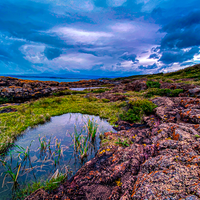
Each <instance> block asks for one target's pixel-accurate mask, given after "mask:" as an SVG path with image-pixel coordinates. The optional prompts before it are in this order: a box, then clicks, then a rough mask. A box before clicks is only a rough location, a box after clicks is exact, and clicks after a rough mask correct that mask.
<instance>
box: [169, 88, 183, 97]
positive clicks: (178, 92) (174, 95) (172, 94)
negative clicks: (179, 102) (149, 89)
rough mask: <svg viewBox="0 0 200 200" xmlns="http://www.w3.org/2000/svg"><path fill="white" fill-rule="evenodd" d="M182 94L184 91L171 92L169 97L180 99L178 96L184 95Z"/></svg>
mask: <svg viewBox="0 0 200 200" xmlns="http://www.w3.org/2000/svg"><path fill="white" fill-rule="evenodd" d="M182 92H183V89H175V90H171V92H170V94H169V96H170V97H178V95H179V94H180V93H182Z"/></svg>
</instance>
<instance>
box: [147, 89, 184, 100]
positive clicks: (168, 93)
mask: <svg viewBox="0 0 200 200" xmlns="http://www.w3.org/2000/svg"><path fill="white" fill-rule="evenodd" d="M182 92H183V89H175V90H170V89H166V88H164V89H152V90H150V91H149V92H147V93H146V95H145V96H146V97H149V98H150V97H152V96H154V95H158V96H168V97H177V96H178V95H179V94H180V93H182Z"/></svg>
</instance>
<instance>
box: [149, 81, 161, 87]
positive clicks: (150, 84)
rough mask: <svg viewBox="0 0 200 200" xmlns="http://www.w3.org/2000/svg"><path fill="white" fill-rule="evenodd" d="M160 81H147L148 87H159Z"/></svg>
mask: <svg viewBox="0 0 200 200" xmlns="http://www.w3.org/2000/svg"><path fill="white" fill-rule="evenodd" d="M160 85H161V84H160V83H159V82H157V81H147V87H148V88H160Z"/></svg>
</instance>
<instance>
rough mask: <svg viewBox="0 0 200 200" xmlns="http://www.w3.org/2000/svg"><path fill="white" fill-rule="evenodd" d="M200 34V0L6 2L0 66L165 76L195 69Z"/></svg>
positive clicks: (0, 9) (0, 5)
mask: <svg viewBox="0 0 200 200" xmlns="http://www.w3.org/2000/svg"><path fill="white" fill-rule="evenodd" d="M199 32H200V5H199V2H198V1H197V0H190V1H182V0H176V1H174V0H168V1H160V0H155V1H148V0H76V1H71V0H69V1H66V0H55V1H52V0H26V1H22V0H1V1H0V44H1V46H0V68H1V72H9V71H10V72H17V73H18V72H21V73H27V72H31V73H32V72H35V73H36V72H43V71H51V72H52V71H55V70H57V71H56V72H57V73H59V72H64V71H65V70H72V71H77V72H80V73H83V74H84V73H92V72H94V73H98V74H107V73H108V74H126V73H127V74H128V75H130V73H132V74H142V73H146V72H147V71H148V73H151V72H159V70H162V69H164V68H165V69H167V68H168V67H171V66H173V63H179V65H180V66H181V65H182V66H183V65H185V64H186V62H187V63H188V64H191V63H192V60H193V59H194V55H197V54H198V53H199V46H200V34H199ZM156 60H157V61H156ZM154 62H155V63H154ZM194 62H195V61H194ZM158 63H159V65H158ZM163 65H164V66H163ZM55 66H56V67H55ZM156 70H157V71H156Z"/></svg>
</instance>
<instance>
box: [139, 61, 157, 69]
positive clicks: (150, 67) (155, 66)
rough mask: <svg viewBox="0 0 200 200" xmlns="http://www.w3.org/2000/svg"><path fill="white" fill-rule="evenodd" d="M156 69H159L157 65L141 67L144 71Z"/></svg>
mask: <svg viewBox="0 0 200 200" xmlns="http://www.w3.org/2000/svg"><path fill="white" fill-rule="evenodd" d="M156 68H158V66H157V64H156V63H154V64H153V65H148V66H143V65H140V66H139V69H142V70H147V69H156Z"/></svg>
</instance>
